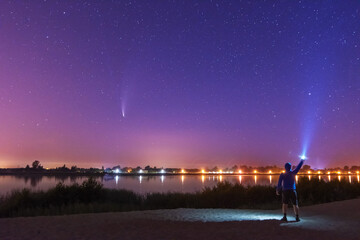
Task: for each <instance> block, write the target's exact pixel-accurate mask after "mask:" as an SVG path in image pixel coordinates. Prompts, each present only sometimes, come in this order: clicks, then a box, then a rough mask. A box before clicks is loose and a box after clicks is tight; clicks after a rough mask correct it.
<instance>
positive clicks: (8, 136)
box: [0, 0, 360, 167]
mask: <svg viewBox="0 0 360 240" xmlns="http://www.w3.org/2000/svg"><path fill="white" fill-rule="evenodd" d="M359 22H360V2H359V1H357V0H349V1H347V2H346V3H344V1H341V0H338V1H333V0H331V1H313V0H307V1H290V0H289V1H281V2H279V1H238V2H236V3H235V1H224V2H223V1H210V0H209V1H190V0H186V1H185V0H184V1H156V0H154V1H100V0H96V1H36V0H35V1H1V2H0V167H17V166H24V165H25V164H30V163H31V162H32V161H34V160H35V159H38V160H40V161H41V162H42V164H43V165H44V166H45V167H54V166H60V165H62V164H64V163H66V164H67V165H78V166H84V167H87V166H96V167H101V166H102V165H104V166H105V167H108V166H113V165H117V164H120V165H122V166H125V165H129V166H137V165H141V166H145V165H148V164H149V165H152V166H153V165H155V166H157V167H161V166H164V167H206V166H209V167H211V166H215V165H217V166H232V165H233V164H238V165H241V164H249V165H254V166H256V165H274V164H277V165H279V166H282V165H283V163H284V162H285V161H293V162H294V161H297V160H296V159H298V155H299V154H301V153H303V152H306V154H307V155H308V157H309V161H308V164H310V165H312V166H314V167H330V166H335V165H340V166H343V165H345V164H347V165H355V164H357V165H359V163H360V41H359V39H360V24H359ZM123 115H124V116H123Z"/></svg>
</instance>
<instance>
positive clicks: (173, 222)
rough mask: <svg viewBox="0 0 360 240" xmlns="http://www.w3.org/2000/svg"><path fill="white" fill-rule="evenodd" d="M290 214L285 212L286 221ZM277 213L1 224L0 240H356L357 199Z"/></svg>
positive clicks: (176, 213)
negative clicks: (298, 218)
mask: <svg viewBox="0 0 360 240" xmlns="http://www.w3.org/2000/svg"><path fill="white" fill-rule="evenodd" d="M292 215H293V214H292V213H291V211H289V220H292V218H293V216H292ZM280 218H281V212H280V210H238V209H173V210H151V211H134V212H122V213H98V214H79V215H67V216H66V215H65V216H51V217H50V216H45V217H28V218H23V217H20V218H6V219H0V226H1V228H0V238H1V239H7V240H17V239H40V240H41V239H89V240H92V239H134V238H138V239H145V240H146V239H199V238H204V239H208V240H212V239H249V240H250V239H251V240H253V239H279V238H280V239H281V238H283V237H285V236H286V237H287V238H288V239H293V240H303V239H310V238H312V239H326V240H338V239H339V240H340V239H347V240H352V239H359V238H360V232H359V231H358V226H359V225H360V199H353V200H346V201H339V202H332V203H326V204H319V205H314V206H308V207H303V208H301V218H302V221H301V222H289V223H282V222H280V221H279V220H278V219H280Z"/></svg>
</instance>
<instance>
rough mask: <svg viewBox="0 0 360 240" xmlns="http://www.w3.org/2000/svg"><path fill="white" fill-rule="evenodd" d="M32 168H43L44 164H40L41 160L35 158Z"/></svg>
mask: <svg viewBox="0 0 360 240" xmlns="http://www.w3.org/2000/svg"><path fill="white" fill-rule="evenodd" d="M32 168H33V169H40V168H42V166H41V165H40V161H38V160H35V161H34V162H33V163H32Z"/></svg>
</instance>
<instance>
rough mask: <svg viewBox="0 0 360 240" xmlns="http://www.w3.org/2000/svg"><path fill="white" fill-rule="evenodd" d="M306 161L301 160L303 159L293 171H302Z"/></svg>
mask: <svg viewBox="0 0 360 240" xmlns="http://www.w3.org/2000/svg"><path fill="white" fill-rule="evenodd" d="M304 161H305V160H301V161H300V163H299V164H298V165H297V166H296V168H295V170H294V171H293V173H295V174H297V173H298V172H299V171H300V169H301V167H302V165H303V164H304Z"/></svg>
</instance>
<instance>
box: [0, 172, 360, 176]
mask: <svg viewBox="0 0 360 240" xmlns="http://www.w3.org/2000/svg"><path fill="white" fill-rule="evenodd" d="M280 174H281V173H78V172H57V173H55V172H6V173H0V176H89V177H91V176H98V177H101V176H221V175H226V176H277V175H280ZM298 175H299V176H357V175H359V174H357V173H351V174H348V173H330V174H328V173H298Z"/></svg>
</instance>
